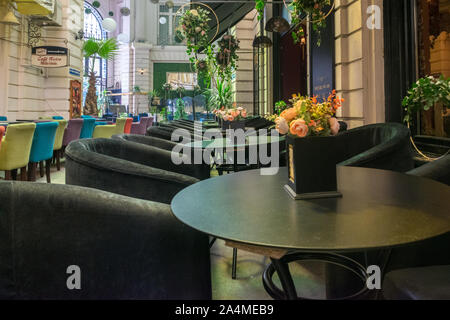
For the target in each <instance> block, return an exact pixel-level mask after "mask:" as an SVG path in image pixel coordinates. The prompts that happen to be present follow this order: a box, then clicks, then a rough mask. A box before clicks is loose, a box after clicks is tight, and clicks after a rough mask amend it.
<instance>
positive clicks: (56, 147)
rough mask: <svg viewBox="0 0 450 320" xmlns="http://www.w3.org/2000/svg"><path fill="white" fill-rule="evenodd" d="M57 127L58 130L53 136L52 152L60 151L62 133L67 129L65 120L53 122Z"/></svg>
mask: <svg viewBox="0 0 450 320" xmlns="http://www.w3.org/2000/svg"><path fill="white" fill-rule="evenodd" d="M55 122H57V123H58V124H59V125H58V129H57V130H56V135H55V145H54V146H53V150H61V148H62V145H63V139H64V132H65V131H66V128H67V120H55Z"/></svg>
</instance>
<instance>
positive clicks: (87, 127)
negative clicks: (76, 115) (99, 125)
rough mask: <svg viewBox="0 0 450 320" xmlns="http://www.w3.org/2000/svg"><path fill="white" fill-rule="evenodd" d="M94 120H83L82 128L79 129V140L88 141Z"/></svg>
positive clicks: (92, 131) (93, 126)
mask: <svg viewBox="0 0 450 320" xmlns="http://www.w3.org/2000/svg"><path fill="white" fill-rule="evenodd" d="M94 128H95V119H94V118H83V127H82V128H81V134H80V139H90V138H92V134H93V133H94Z"/></svg>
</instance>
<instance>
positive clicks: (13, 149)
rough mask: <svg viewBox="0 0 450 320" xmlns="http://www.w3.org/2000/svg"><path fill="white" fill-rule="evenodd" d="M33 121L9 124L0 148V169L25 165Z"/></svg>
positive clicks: (28, 156) (28, 153)
mask: <svg viewBox="0 0 450 320" xmlns="http://www.w3.org/2000/svg"><path fill="white" fill-rule="evenodd" d="M35 129H36V124H35V123H20V124H11V125H9V126H8V128H7V130H6V136H5V139H4V140H3V142H2V148H1V149H0V170H12V169H17V168H22V167H25V166H26V165H27V164H28V162H29V160H30V151H31V145H32V143H33V136H34V131H35Z"/></svg>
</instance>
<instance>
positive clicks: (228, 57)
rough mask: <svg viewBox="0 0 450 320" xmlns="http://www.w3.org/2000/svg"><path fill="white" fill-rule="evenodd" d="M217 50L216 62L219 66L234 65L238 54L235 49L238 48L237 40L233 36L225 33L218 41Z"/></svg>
mask: <svg viewBox="0 0 450 320" xmlns="http://www.w3.org/2000/svg"><path fill="white" fill-rule="evenodd" d="M218 45H219V52H218V53H217V63H218V64H219V66H228V65H231V66H232V67H235V65H236V60H237V59H238V55H237V54H236V51H237V50H238V49H239V40H237V39H236V37H235V36H232V35H230V34H226V35H224V36H223V37H222V39H220V41H219V42H218Z"/></svg>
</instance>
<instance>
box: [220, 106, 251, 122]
mask: <svg viewBox="0 0 450 320" xmlns="http://www.w3.org/2000/svg"><path fill="white" fill-rule="evenodd" d="M213 113H214V114H215V115H216V116H217V117H218V118H219V119H222V120H223V121H230V122H232V121H242V120H245V119H246V118H247V110H245V109H244V108H242V107H238V108H236V107H234V108H230V109H226V108H220V109H216V110H214V111H213Z"/></svg>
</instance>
